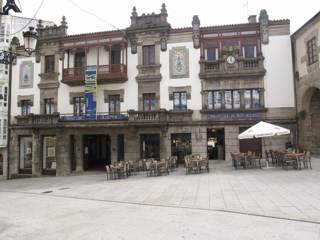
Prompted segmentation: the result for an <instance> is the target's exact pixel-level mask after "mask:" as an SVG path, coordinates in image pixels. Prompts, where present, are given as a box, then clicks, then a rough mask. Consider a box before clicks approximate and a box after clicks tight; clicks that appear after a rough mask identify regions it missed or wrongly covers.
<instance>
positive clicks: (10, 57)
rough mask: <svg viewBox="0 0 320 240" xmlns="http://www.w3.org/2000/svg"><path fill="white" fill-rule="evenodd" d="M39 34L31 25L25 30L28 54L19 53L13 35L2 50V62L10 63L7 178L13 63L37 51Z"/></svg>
mask: <svg viewBox="0 0 320 240" xmlns="http://www.w3.org/2000/svg"><path fill="white" fill-rule="evenodd" d="M37 39H38V35H37V32H36V31H34V28H33V27H29V31H26V32H23V40H24V50H25V51H26V53H27V55H24V54H21V53H17V52H16V47H17V46H19V45H20V44H19V39H18V38H17V37H13V38H12V40H11V43H10V47H9V50H8V51H2V52H0V64H5V65H9V80H8V119H7V123H8V128H7V129H8V132H7V179H8V178H9V175H10V164H9V162H10V138H11V129H10V128H11V88H12V63H13V61H14V60H15V59H16V57H17V56H25V57H29V56H31V54H32V53H33V52H35V49H36V45H37Z"/></svg>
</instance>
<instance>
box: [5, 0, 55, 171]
mask: <svg viewBox="0 0 320 240" xmlns="http://www.w3.org/2000/svg"><path fill="white" fill-rule="evenodd" d="M0 3H1V4H0V5H1V6H2V1H1V2H0ZM45 23H46V25H53V23H52V22H48V21H46V22H45ZM36 25H37V20H35V19H30V18H24V17H18V16H11V15H1V16H0V49H1V50H8V49H9V47H10V43H11V40H12V39H13V37H16V38H18V39H19V41H20V42H21V43H22V42H23V35H22V34H23V31H22V29H26V27H36ZM32 74H33V73H32ZM8 80H9V66H7V65H4V64H0V155H1V156H0V175H1V174H2V169H3V159H5V158H6V147H7V132H8V131H7V115H8V98H9V96H8Z"/></svg>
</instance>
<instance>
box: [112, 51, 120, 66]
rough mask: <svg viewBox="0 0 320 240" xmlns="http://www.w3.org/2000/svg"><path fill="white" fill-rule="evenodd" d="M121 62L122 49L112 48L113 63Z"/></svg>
mask: <svg viewBox="0 0 320 240" xmlns="http://www.w3.org/2000/svg"><path fill="white" fill-rule="evenodd" d="M120 63H121V50H120V49H112V50H111V64H120Z"/></svg>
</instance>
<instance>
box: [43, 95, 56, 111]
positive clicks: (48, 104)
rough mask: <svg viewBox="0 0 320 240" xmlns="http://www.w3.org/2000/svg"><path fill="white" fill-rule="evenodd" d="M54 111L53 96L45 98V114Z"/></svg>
mask: <svg viewBox="0 0 320 240" xmlns="http://www.w3.org/2000/svg"><path fill="white" fill-rule="evenodd" d="M52 113H54V100H53V98H46V99H44V114H52Z"/></svg>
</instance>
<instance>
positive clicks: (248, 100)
mask: <svg viewBox="0 0 320 240" xmlns="http://www.w3.org/2000/svg"><path fill="white" fill-rule="evenodd" d="M251 106H252V105H251V90H245V91H244V108H245V109H250V108H251Z"/></svg>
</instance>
